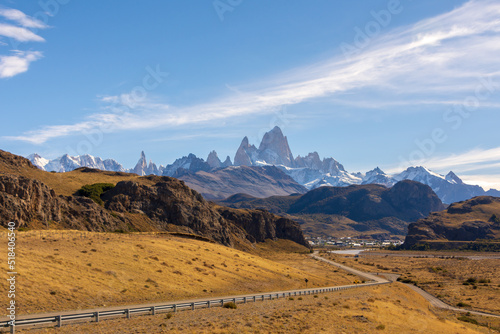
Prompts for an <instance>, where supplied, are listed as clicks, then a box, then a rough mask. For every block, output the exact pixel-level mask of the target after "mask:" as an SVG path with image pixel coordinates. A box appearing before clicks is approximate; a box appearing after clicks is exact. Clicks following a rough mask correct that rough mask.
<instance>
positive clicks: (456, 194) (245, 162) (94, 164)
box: [28, 127, 500, 203]
mask: <svg viewBox="0 0 500 334" xmlns="http://www.w3.org/2000/svg"><path fill="white" fill-rule="evenodd" d="M28 159H29V160H30V161H31V162H32V163H33V164H34V165H35V166H37V167H38V168H40V169H42V170H46V171H56V172H66V171H71V170H73V169H76V168H79V167H90V168H97V169H102V170H109V171H122V172H123V171H128V172H132V173H136V174H138V175H149V174H154V175H165V176H174V177H180V176H182V175H184V174H186V173H188V172H192V173H196V172H198V171H206V172H211V171H213V170H216V169H220V168H228V167H230V166H233V164H232V163H231V159H230V158H229V157H227V158H226V160H225V161H224V162H221V160H220V159H219V157H218V156H217V152H215V151H211V152H210V153H209V155H208V157H207V160H206V161H205V160H203V159H201V158H198V157H196V156H195V155H194V154H189V155H188V156H184V157H182V158H180V159H177V160H175V161H174V162H173V163H172V164H170V165H167V166H166V167H164V166H161V165H160V166H159V167H157V166H156V164H154V163H153V162H152V161H149V164H148V163H147V160H146V155H145V154H144V152H141V156H140V159H139V161H138V162H137V164H136V166H135V167H134V168H132V169H129V170H125V169H124V168H123V166H122V165H120V164H119V163H118V162H116V161H115V160H112V159H106V160H102V159H101V158H99V157H93V156H91V155H88V154H86V155H81V156H75V157H73V156H69V155H67V154H66V155H63V156H62V157H60V158H57V159H54V160H50V161H49V160H48V159H44V158H42V157H41V156H39V155H38V154H32V155H30V156H28ZM234 166H257V167H258V166H261V167H266V166H275V167H277V168H279V169H281V170H282V171H283V172H284V173H285V174H287V175H288V176H290V177H291V178H292V179H293V180H295V182H297V183H299V184H300V185H302V186H304V187H306V188H307V189H314V188H317V187H321V186H336V187H343V186H349V185H351V184H381V185H384V186H386V187H392V186H393V185H394V184H396V183H397V182H398V181H402V180H413V181H417V182H420V183H423V184H426V185H428V186H430V187H431V188H432V189H433V190H434V192H435V193H436V194H437V195H438V196H439V197H440V199H441V200H442V201H443V202H444V203H453V202H457V201H462V200H466V199H469V198H472V197H474V196H480V195H490V196H499V195H500V191H498V190H495V189H491V190H489V191H488V192H485V191H484V189H483V188H481V187H479V186H474V185H468V184H465V183H464V182H463V181H462V180H461V179H460V178H459V177H458V176H457V175H456V174H455V173H453V172H449V173H448V174H447V175H446V176H443V175H440V174H438V173H435V172H433V171H431V170H429V169H427V168H425V167H422V166H418V167H409V168H408V169H406V170H405V171H403V172H401V173H399V174H396V175H392V176H391V175H388V174H386V173H384V171H382V170H381V169H380V168H378V167H377V168H375V169H373V170H371V171H369V172H367V173H366V174H364V175H363V174H361V173H350V172H348V171H346V170H345V168H344V166H343V165H342V164H341V163H339V162H338V161H337V160H335V159H333V158H324V159H323V160H321V158H320V156H319V154H318V153H317V152H312V153H309V154H308V155H306V156H304V157H301V156H300V155H299V156H297V157H296V158H294V157H293V155H292V152H291V150H290V147H289V145H288V139H287V137H286V136H284V135H283V133H282V131H281V129H280V128H279V127H274V128H273V129H272V130H271V131H269V132H267V133H266V134H265V135H264V136H263V138H262V141H261V143H260V145H259V148H257V147H256V146H255V145H250V143H249V141H248V138H247V137H244V138H243V140H242V141H241V144H240V146H239V148H238V150H237V152H236V154H235V157H234Z"/></svg>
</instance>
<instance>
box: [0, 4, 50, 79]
mask: <svg viewBox="0 0 500 334" xmlns="http://www.w3.org/2000/svg"><path fill="white" fill-rule="evenodd" d="M0 18H3V19H4V20H7V21H11V23H6V22H0V38H1V37H2V36H3V37H6V38H9V39H10V40H12V41H17V42H21V43H27V42H45V39H44V38H43V37H41V36H39V35H37V34H36V33H35V32H33V31H32V30H30V29H45V28H48V26H47V25H46V24H45V23H43V22H41V21H39V20H36V19H34V18H32V17H30V16H28V15H26V14H24V13H23V12H21V11H20V10H17V9H12V8H4V7H0ZM8 45H9V44H8V43H5V42H3V41H1V40H0V46H8ZM9 53H10V54H9V55H0V78H10V77H13V76H16V75H18V74H21V73H23V72H26V71H27V70H28V68H29V66H30V64H31V63H32V62H34V61H36V60H38V59H40V58H41V57H42V53H41V52H39V51H20V50H10V51H9Z"/></svg>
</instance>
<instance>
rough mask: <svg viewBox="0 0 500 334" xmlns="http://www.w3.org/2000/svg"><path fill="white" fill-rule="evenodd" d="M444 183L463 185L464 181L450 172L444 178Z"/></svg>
mask: <svg viewBox="0 0 500 334" xmlns="http://www.w3.org/2000/svg"><path fill="white" fill-rule="evenodd" d="M445 179H446V181H448V182H450V183H454V184H464V181H462V179H461V178H459V177H458V176H457V175H456V174H455V173H453V172H452V171H450V172H449V173H448V174H447V175H446V177H445Z"/></svg>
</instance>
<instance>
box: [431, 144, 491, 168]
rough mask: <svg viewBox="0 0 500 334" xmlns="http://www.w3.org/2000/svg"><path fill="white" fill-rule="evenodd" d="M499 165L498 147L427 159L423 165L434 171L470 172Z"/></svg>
mask: <svg viewBox="0 0 500 334" xmlns="http://www.w3.org/2000/svg"><path fill="white" fill-rule="evenodd" d="M495 162H499V163H500V147H496V148H492V149H488V150H481V149H475V150H472V151H468V152H465V153H462V154H457V155H451V156H448V157H436V158H432V159H429V160H427V161H426V162H425V165H426V166H427V167H429V168H431V169H435V170H449V169H452V168H453V169H455V170H457V171H471V170H478V169H484V168H491V164H492V163H493V167H494V166H495V165H496V163H495Z"/></svg>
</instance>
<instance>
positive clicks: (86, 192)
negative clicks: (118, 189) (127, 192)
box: [76, 183, 115, 205]
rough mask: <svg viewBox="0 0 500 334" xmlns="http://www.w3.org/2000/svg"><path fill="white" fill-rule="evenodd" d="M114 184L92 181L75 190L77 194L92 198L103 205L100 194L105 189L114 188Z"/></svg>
mask: <svg viewBox="0 0 500 334" xmlns="http://www.w3.org/2000/svg"><path fill="white" fill-rule="evenodd" d="M114 186H115V185H114V184H112V183H94V184H86V185H84V186H83V187H81V188H80V189H79V190H78V191H77V193H76V194H77V195H78V196H85V197H88V198H90V199H91V200H93V201H94V202H96V203H97V204H99V205H103V201H102V199H101V195H102V194H104V193H105V192H106V191H108V190H110V189H112V188H114Z"/></svg>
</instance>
